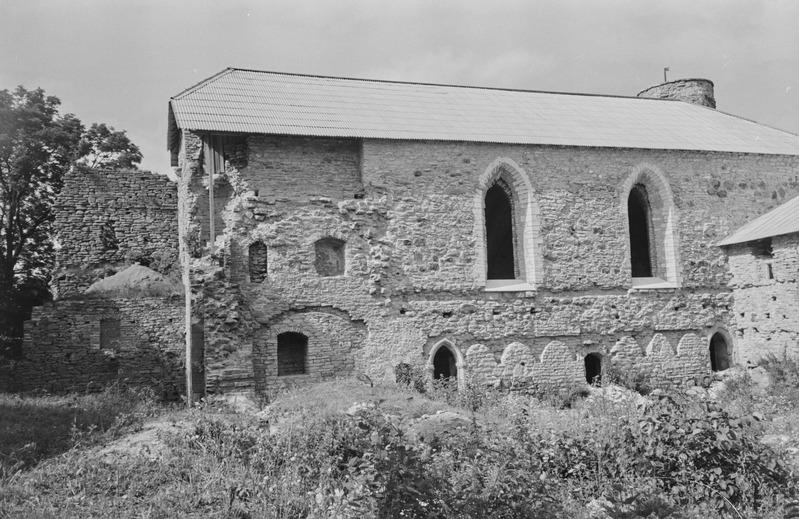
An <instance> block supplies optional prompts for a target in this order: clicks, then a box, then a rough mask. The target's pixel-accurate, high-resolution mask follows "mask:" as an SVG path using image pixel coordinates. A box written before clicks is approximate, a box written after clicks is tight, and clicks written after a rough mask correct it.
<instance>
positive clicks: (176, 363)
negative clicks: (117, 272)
mask: <svg viewBox="0 0 799 519" xmlns="http://www.w3.org/2000/svg"><path fill="white" fill-rule="evenodd" d="M182 318H183V301H182V298H141V299H70V300H64V301H57V302H55V303H52V304H50V305H46V306H41V307H36V308H34V310H33V316H32V318H31V320H30V321H26V322H25V339H24V344H23V357H22V358H21V359H19V360H16V361H15V362H14V364H13V365H11V366H6V367H5V368H4V369H5V371H6V372H5V373H0V379H2V380H3V382H4V384H6V387H4V388H0V389H5V390H12V391H24V390H31V389H44V390H47V391H52V392H65V391H87V390H88V391H96V390H99V389H101V388H102V387H104V386H106V385H108V384H110V383H112V382H114V381H117V380H120V381H124V382H125V383H130V384H137V385H146V386H150V387H153V388H154V389H155V390H156V393H157V394H158V395H159V396H160V397H162V398H167V399H174V398H176V397H177V395H178V394H180V393H181V392H183V388H184V387H185V386H184V380H183V366H184V361H183V345H184V340H183V320H182Z"/></svg>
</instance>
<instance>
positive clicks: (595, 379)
mask: <svg viewBox="0 0 799 519" xmlns="http://www.w3.org/2000/svg"><path fill="white" fill-rule="evenodd" d="M585 381H586V382H588V383H589V384H594V385H596V386H599V385H600V384H601V382H602V355H600V354H599V353H589V354H588V355H586V356H585Z"/></svg>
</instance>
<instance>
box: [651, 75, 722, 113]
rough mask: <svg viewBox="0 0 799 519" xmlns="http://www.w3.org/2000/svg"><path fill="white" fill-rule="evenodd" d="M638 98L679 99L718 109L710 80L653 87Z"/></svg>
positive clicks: (688, 81) (676, 82)
mask: <svg viewBox="0 0 799 519" xmlns="http://www.w3.org/2000/svg"><path fill="white" fill-rule="evenodd" d="M638 97H648V98H652V99H677V100H679V101H685V102H686V103H693V104H695V105H702V106H709V107H710V108H716V98H715V97H713V82H712V81H710V80H709V79H678V80H677V81H669V82H668V83H662V84H660V85H656V86H653V87H649V88H647V89H646V90H644V91H643V92H641V93H639V94H638Z"/></svg>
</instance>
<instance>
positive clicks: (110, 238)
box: [100, 222, 119, 250]
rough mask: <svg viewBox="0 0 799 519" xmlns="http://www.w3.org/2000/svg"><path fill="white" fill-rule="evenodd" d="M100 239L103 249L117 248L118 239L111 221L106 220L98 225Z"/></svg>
mask: <svg viewBox="0 0 799 519" xmlns="http://www.w3.org/2000/svg"><path fill="white" fill-rule="evenodd" d="M100 241H101V242H102V244H103V249H104V250H119V240H118V239H117V233H116V232H115V231H114V223H113V222H106V223H104V224H103V225H102V226H101V227H100Z"/></svg>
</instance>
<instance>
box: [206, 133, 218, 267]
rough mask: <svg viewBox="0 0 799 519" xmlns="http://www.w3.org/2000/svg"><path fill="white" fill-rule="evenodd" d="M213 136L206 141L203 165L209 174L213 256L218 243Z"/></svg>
mask: <svg viewBox="0 0 799 519" xmlns="http://www.w3.org/2000/svg"><path fill="white" fill-rule="evenodd" d="M212 139H213V136H210V135H209V136H207V137H206V138H205V139H204V140H205V146H204V148H205V150H204V151H206V153H205V154H204V155H205V156H204V157H203V164H204V165H205V169H206V171H207V172H208V215H209V216H208V236H209V239H210V241H211V245H210V248H211V254H213V253H214V252H215V250H214V243H215V242H216V229H215V228H214V225H215V224H214V217H215V215H214V212H215V211H214V209H215V207H214V174H215V173H216V171H215V170H216V153H215V151H216V150H214V147H213V145H212Z"/></svg>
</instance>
